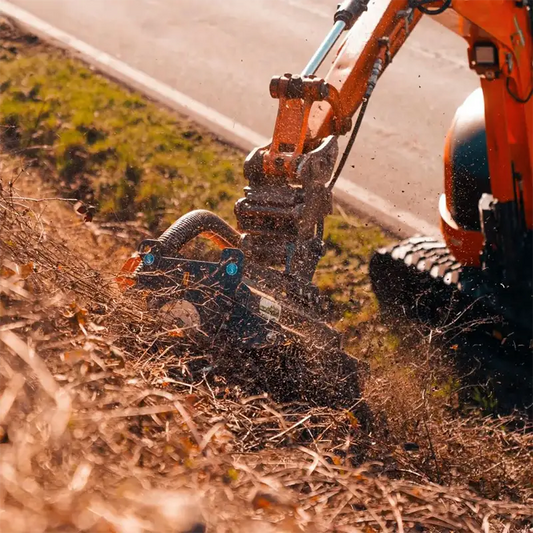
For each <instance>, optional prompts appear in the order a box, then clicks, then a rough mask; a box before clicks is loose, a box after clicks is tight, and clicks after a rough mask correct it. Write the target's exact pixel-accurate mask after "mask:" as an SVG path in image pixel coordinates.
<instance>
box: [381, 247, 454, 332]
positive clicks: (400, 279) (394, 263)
mask: <svg viewBox="0 0 533 533" xmlns="http://www.w3.org/2000/svg"><path fill="white" fill-rule="evenodd" d="M461 271H462V268H461V264H460V263H458V262H457V261H456V259H455V258H454V257H453V255H452V254H451V253H450V251H449V250H448V248H447V247H446V245H445V244H444V243H442V242H440V241H438V240H436V239H433V238H431V237H412V238H409V239H406V240H404V241H401V242H400V243H397V244H395V245H393V246H390V247H388V248H381V249H379V250H377V251H376V253H375V254H374V256H373V257H372V259H371V261H370V279H371V282H372V287H373V290H374V292H375V294H376V296H377V298H378V301H379V302H380V305H381V308H382V310H383V311H384V312H385V313H386V314H389V315H390V314H393V315H394V316H397V313H401V314H403V315H404V316H405V317H406V318H409V319H411V318H417V319H421V320H422V321H424V322H428V323H430V324H435V323H436V322H439V318H441V319H444V317H443V316H442V314H443V311H445V309H444V306H446V311H447V312H446V315H448V318H450V317H449V313H448V312H449V311H450V309H449V305H450V304H451V302H452V301H453V300H455V299H457V298H458V297H459V298H460V293H461V283H460V279H461Z"/></svg>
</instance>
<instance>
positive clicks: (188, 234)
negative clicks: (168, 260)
mask: <svg viewBox="0 0 533 533" xmlns="http://www.w3.org/2000/svg"><path fill="white" fill-rule="evenodd" d="M202 234H203V235H204V236H205V237H207V238H210V239H211V240H213V241H214V242H215V243H216V244H217V245H218V246H219V247H221V248H224V247H226V248H227V247H231V248H238V247H239V246H240V243H241V234H240V233H239V232H238V231H237V230H235V229H234V228H232V227H231V226H230V225H229V224H228V223H227V222H225V221H224V220H222V219H221V218H220V217H219V216H218V215H215V214H214V213H211V211H206V210H205V209H197V210H196V211H191V212H190V213H187V214H186V215H183V216H182V217H180V218H179V219H178V220H176V222H174V224H172V226H170V227H169V228H168V229H167V230H166V231H165V232H164V233H163V234H162V235H161V236H160V237H159V239H157V240H158V241H159V243H160V245H161V252H162V253H163V254H164V255H167V256H171V255H175V254H177V253H178V252H179V251H180V250H181V249H182V248H183V247H184V246H185V245H186V244H187V243H188V242H190V241H192V239H194V238H195V237H198V235H202Z"/></svg>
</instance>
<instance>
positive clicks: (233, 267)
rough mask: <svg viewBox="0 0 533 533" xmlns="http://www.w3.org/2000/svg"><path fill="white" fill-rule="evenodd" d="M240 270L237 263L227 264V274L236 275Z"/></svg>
mask: <svg viewBox="0 0 533 533" xmlns="http://www.w3.org/2000/svg"><path fill="white" fill-rule="evenodd" d="M238 271H239V267H238V266H237V263H228V264H227V265H226V274H227V275H228V276H235V274H237V272H238Z"/></svg>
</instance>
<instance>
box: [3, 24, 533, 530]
mask: <svg viewBox="0 0 533 533" xmlns="http://www.w3.org/2000/svg"><path fill="white" fill-rule="evenodd" d="M0 31H1V35H0V37H2V45H3V46H2V49H1V52H0V67H1V71H0V76H1V78H0V92H1V94H0V127H1V139H0V140H1V142H2V145H3V155H2V156H1V161H0V162H1V164H2V176H1V181H0V184H1V187H2V189H1V195H0V443H1V444H0V530H1V531H6V532H8V533H11V532H13V533H15V532H16V533H18V532H21V533H22V532H28V531H32V532H33V531H36V532H38V531H43V532H44V531H73V530H76V531H77V530H80V531H95V532H102V531H121V532H122V531H124V532H128V533H129V532H137V531H138V532H149V531H154V532H156V531H157V532H162V531H173V532H176V533H177V532H190V533H192V532H196V533H198V532H201V531H221V532H222V531H231V532H235V531H243V532H245V531H257V532H263V531H264V532H269V531H287V532H294V531H311V532H312V531H317V532H319V531H320V532H321V531H332V532H333V531H336V532H352V531H353V532H355V531H364V532H370V531H379V530H383V531H390V530H393V531H425V530H427V531H489V530H494V531H527V530H528V528H531V527H532V526H533V513H532V512H531V509H532V508H533V478H532V472H533V434H532V433H531V428H530V426H529V423H528V422H527V420H525V419H523V417H522V416H521V415H519V414H513V415H510V416H505V417H503V416H495V415H494V414H493V413H492V411H493V407H494V405H493V403H492V398H490V397H487V396H485V395H484V393H483V392H482V391H481V392H478V394H479V399H478V401H477V402H474V403H472V401H470V402H469V403H468V404H467V403H465V402H464V398H463V394H464V389H465V388H466V387H467V386H466V385H465V384H464V383H463V381H462V380H461V376H460V374H459V373H458V372H457V370H456V368H455V366H454V362H453V360H452V359H451V357H449V356H447V355H446V354H445V353H443V352H441V351H439V350H437V349H436V347H435V346H434V343H433V342H432V340H431V338H425V339H424V338H423V339H422V340H420V338H418V340H417V342H416V343H414V344H413V345H408V343H407V342H406V340H405V339H401V341H400V339H399V337H398V335H397V334H393V333H391V332H390V331H389V330H388V329H387V328H386V327H385V326H383V325H382V324H381V323H380V322H379V319H378V316H377V311H376V306H375V302H374V300H373V297H372V295H371V291H370V288H369V282H368V277H367V274H366V264H367V261H368V257H369V254H370V252H371V250H372V249H373V248H375V247H377V246H379V245H380V244H383V243H384V242H386V237H385V236H384V235H383V234H382V233H381V232H380V231H379V230H378V229H377V228H374V227H371V226H368V225H366V224H364V223H363V222H361V221H359V220H356V219H354V218H353V217H352V216H350V215H347V214H346V213H344V212H343V211H342V210H341V209H339V210H338V211H337V213H336V214H335V215H334V216H333V217H331V218H330V220H329V221H328V226H327V231H326V242H327V247H328V251H327V254H326V256H325V258H324V259H323V261H322V263H321V267H320V271H319V273H318V275H317V278H316V282H317V283H318V285H319V286H320V287H321V288H322V289H323V290H324V291H326V292H327V293H328V294H329V295H330V296H331V299H332V302H333V308H332V320H333V321H334V322H336V324H337V326H338V327H340V328H341V329H343V330H344V331H345V333H346V336H347V340H348V348H349V350H350V351H351V353H353V354H354V355H356V356H357V357H359V358H360V359H363V360H365V361H366V362H368V363H369V366H370V369H371V372H370V375H369V376H367V377H366V378H365V383H364V396H363V399H362V403H364V405H365V410H363V411H362V410H360V409H357V408H355V407H354V409H350V410H347V409H333V408H331V407H327V406H320V407H319V406H317V405H316V404H315V403H313V402H312V401H310V400H309V399H308V398H301V397H297V395H295V398H293V399H292V401H290V402H288V403H287V402H281V401H279V399H276V398H274V397H273V396H272V395H271V394H268V393H265V392H262V391H264V382H265V380H264V375H263V374H262V373H261V372H264V371H265V369H264V368H263V370H262V371H261V372H256V374H253V373H251V374H248V375H247V376H246V380H243V379H242V375H240V369H241V367H242V365H239V364H235V363H236V359H237V358H236V357H235V354H233V356H232V354H230V355H229V361H228V354H224V353H223V351H221V350H220V351H219V350H211V351H210V352H209V353H203V354H200V355H198V354H195V353H193V351H191V350H190V349H189V348H190V346H189V345H188V344H187V339H184V338H182V337H181V336H176V335H175V333H173V332H172V330H168V328H165V327H164V324H161V323H160V321H159V320H158V319H157V317H155V316H154V315H153V314H151V313H150V312H147V309H146V304H145V302H144V301H143V299H142V298H139V295H128V294H123V293H121V292H120V291H119V290H118V288H117V286H116V284H115V282H114V274H116V272H117V270H118V269H119V268H120V265H121V261H123V260H124V259H125V258H126V257H127V256H128V254H129V253H130V252H131V251H132V250H133V249H134V248H135V245H136V243H137V242H138V241H139V240H141V239H142V238H144V237H145V236H147V235H153V234H157V233H158V232H159V231H161V230H162V229H164V228H165V227H166V226H167V225H168V223H170V222H172V221H173V220H175V218H177V217H178V216H180V215H181V214H183V213H184V212H186V211H188V210H189V209H192V208H200V207H203V208H205V207H207V208H210V209H213V210H216V211H217V212H218V213H219V214H221V215H222V216H224V217H226V218H227V219H228V220H230V221H231V220H232V216H233V215H232V208H233V203H234V201H235V199H236V198H237V197H238V196H239V194H240V189H241V187H242V185H243V178H242V174H241V165H242V160H243V154H241V153H239V152H238V151H237V150H234V149H233V148H231V147H229V146H227V145H224V144H222V143H220V142H219V141H218V140H216V139H215V138H213V137H212V136H211V135H209V134H208V133H207V132H205V131H202V130H200V129H199V128H198V127H197V126H196V125H194V124H192V123H190V122H189V121H187V120H186V119H184V118H182V117H179V116H177V115H175V114H171V113H169V112H168V111H166V110H164V109H161V108H159V107H158V106H157V105H155V104H153V103H151V102H149V101H147V100H146V99H144V98H143V97H141V96H140V95H138V94H135V93H132V92H130V91H128V90H125V89H124V88H122V87H120V86H119V85H117V84H115V83H112V82H110V81H108V80H106V79H105V78H103V77H101V76H99V75H98V74H96V73H94V72H93V71H91V69H89V68H87V67H86V66H85V65H83V64H82V63H80V62H79V61H77V60H74V59H72V58H69V57H68V56H67V55H66V54H65V53H63V52H61V51H58V50H55V49H53V48H50V47H48V46H46V45H44V44H42V43H41V42H39V41H38V40H36V39H34V38H32V37H29V36H27V35H24V34H21V33H20V32H18V31H17V30H15V29H14V28H13V27H12V26H11V25H10V24H9V23H7V22H5V23H3V25H2V26H1V27H0ZM59 196H61V197H63V198H65V199H66V200H65V201H62V202H59V201H57V200H43V198H47V197H59ZM71 200H72V201H71ZM74 200H81V201H82V202H83V204H82V205H83V209H80V208H79V206H78V207H77V210H78V215H80V214H81V215H82V218H83V220H82V218H80V217H79V216H78V215H77V214H76V213H75V212H74V210H72V207H70V204H74ZM93 217H94V220H92V219H93ZM91 220H92V221H91ZM230 363H232V364H230ZM241 363H242V361H241ZM266 371H268V369H267V370H266ZM297 378H298V376H293V377H292V379H297ZM324 379H328V376H325V378H324ZM480 390H481V389H480ZM487 413H490V415H487Z"/></svg>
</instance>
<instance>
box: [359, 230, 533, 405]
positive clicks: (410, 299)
mask: <svg viewBox="0 0 533 533" xmlns="http://www.w3.org/2000/svg"><path fill="white" fill-rule="evenodd" d="M369 273H370V279H371V282H372V287H373V290H374V292H375V294H376V296H377V298H378V302H379V304H380V310H381V313H382V316H383V318H384V320H385V322H387V323H388V324H391V325H393V326H394V324H395V323H400V324H402V323H404V324H405V323H406V322H407V323H409V322H412V321H413V320H415V321H417V322H419V323H420V322H421V323H423V324H425V325H427V326H429V327H431V328H434V329H437V330H438V331H440V332H441V333H443V335H441V336H440V338H441V339H442V341H444V345H449V346H450V347H453V350H454V352H453V353H454V354H455V356H456V358H457V360H458V361H459V362H460V363H461V365H462V364H464V365H465V366H464V368H465V371H466V370H467V371H470V369H471V368H473V367H472V366H469V365H470V363H471V362H472V363H474V361H478V362H480V363H481V366H479V367H478V366H476V365H477V363H476V365H474V366H476V373H475V374H474V375H473V376H472V379H473V380H475V379H476V378H479V379H480V382H482V381H483V380H484V379H486V378H488V377H489V376H490V377H491V379H492V381H493V383H495V384H496V385H494V387H495V389H494V390H495V394H496V396H497V398H498V402H499V406H500V407H501V408H502V409H503V411H504V412H505V411H507V410H512V409H513V408H515V407H519V408H523V407H526V408H527V409H528V411H529V413H530V416H533V408H532V407H531V406H532V405H533V389H532V385H533V380H532V379H531V376H532V375H533V353H532V351H531V348H530V340H529V339H530V338H531V337H529V335H527V336H526V337H523V336H521V335H520V334H518V333H517V331H518V330H516V329H515V326H514V325H513V324H509V323H506V321H505V320H502V317H501V316H498V313H496V312H495V311H494V310H493V309H492V306H491V305H490V298H483V297H480V296H479V294H478V291H476V290H475V289H474V288H473V287H472V286H471V284H470V283H469V281H468V280H469V277H470V276H469V274H470V273H469V272H468V270H467V268H465V267H462V266H461V264H460V263H458V262H457V260H456V259H455V258H454V257H453V255H452V254H451V253H450V251H449V250H448V248H447V247H446V246H445V245H444V244H443V243H442V242H439V241H437V240H435V239H433V238H426V237H418V238H417V237H413V238H410V239H407V240H405V241H402V242H400V243H398V244H395V245H393V246H390V247H388V248H382V249H380V250H378V251H376V252H375V254H374V255H373V257H372V259H371V261H370V266H369ZM463 285H465V286H463ZM406 319H407V321H406ZM448 341H451V344H450V343H448Z"/></svg>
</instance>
